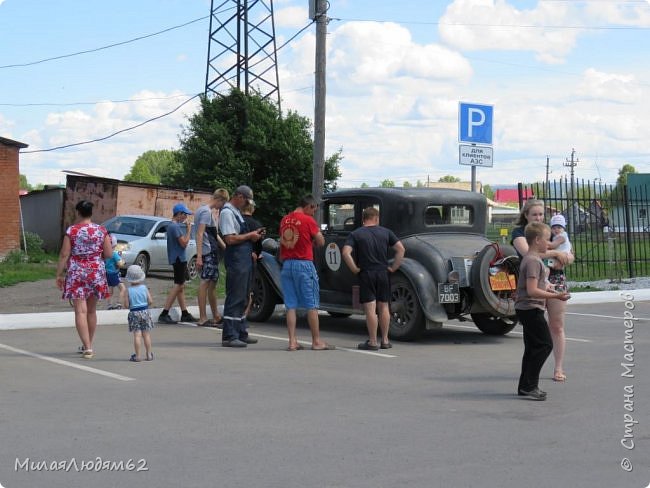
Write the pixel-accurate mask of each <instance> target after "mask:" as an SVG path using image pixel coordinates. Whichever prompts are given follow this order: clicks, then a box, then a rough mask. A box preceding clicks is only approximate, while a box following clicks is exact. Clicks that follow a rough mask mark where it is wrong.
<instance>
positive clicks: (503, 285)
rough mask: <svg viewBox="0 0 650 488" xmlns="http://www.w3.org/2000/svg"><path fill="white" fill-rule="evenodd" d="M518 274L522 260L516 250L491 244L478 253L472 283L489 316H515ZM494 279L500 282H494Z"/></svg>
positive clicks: (480, 302)
mask: <svg viewBox="0 0 650 488" xmlns="http://www.w3.org/2000/svg"><path fill="white" fill-rule="evenodd" d="M504 258H507V259H504ZM518 274H519V258H518V257H517V253H516V251H515V250H514V248H513V247H511V246H505V245H504V246H501V245H498V244H490V245H487V246H485V247H484V248H483V249H481V251H480V252H479V253H478V255H477V256H476V258H475V259H474V261H473V263H472V268H471V271H470V283H471V285H472V289H473V291H474V297H475V298H476V301H477V302H478V303H479V304H480V305H481V308H482V309H483V310H485V311H486V312H488V315H494V316H497V317H508V318H511V317H514V316H515V300H514V292H515V289H516V286H517V283H516V281H517V278H518V276H517V275H518ZM491 277H493V279H495V278H501V279H500V280H495V281H494V283H493V282H492V281H491V280H490V278H491ZM510 278H512V280H513V283H510V281H509V280H510Z"/></svg>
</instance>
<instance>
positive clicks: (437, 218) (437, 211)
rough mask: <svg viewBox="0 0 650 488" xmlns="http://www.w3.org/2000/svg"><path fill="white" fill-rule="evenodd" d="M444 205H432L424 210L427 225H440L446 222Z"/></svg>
mask: <svg viewBox="0 0 650 488" xmlns="http://www.w3.org/2000/svg"><path fill="white" fill-rule="evenodd" d="M442 212H443V208H442V205H430V206H428V207H427V208H426V210H425V211H424V224H425V225H440V224H444V223H445V221H444V220H442Z"/></svg>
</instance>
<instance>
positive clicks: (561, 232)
mask: <svg viewBox="0 0 650 488" xmlns="http://www.w3.org/2000/svg"><path fill="white" fill-rule="evenodd" d="M551 234H552V235H551V244H550V245H549V246H548V248H549V249H557V250H558V251H561V252H567V253H569V252H571V241H570V240H569V235H568V234H567V233H566V220H564V215H562V214H557V215H553V217H551Z"/></svg>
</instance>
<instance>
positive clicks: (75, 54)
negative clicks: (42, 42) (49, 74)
mask: <svg viewBox="0 0 650 488" xmlns="http://www.w3.org/2000/svg"><path fill="white" fill-rule="evenodd" d="M208 17H210V16H209V15H205V16H203V17H199V18H198V19H194V20H190V21H189V22H185V23H184V24H179V25H175V26H173V27H169V28H167V29H163V30H161V31H158V32H154V33H152V34H146V35H143V36H138V37H134V38H133V39H129V40H127V41H121V42H116V43H113V44H109V45H107V46H102V47H97V48H94V49H86V50H84V51H77V52H74V53H70V54H62V55H61V56H54V57H51V58H45V59H40V60H38V61H30V62H28V63H17V64H6V65H4V66H0V69H7V68H20V67H25V66H33V65H35V64H41V63H46V62H48V61H55V60H57V59H64V58H71V57H73V56H79V55H81V54H88V53H94V52H97V51H102V50H105V49H110V48H112V47H117V46H123V45H124V44H130V43H132V42H136V41H141V40H143V39H147V38H149V37H154V36H158V35H160V34H164V33H166V32H170V31H173V30H175V29H180V28H182V27H186V26H188V25H190V24H194V23H196V22H199V21H201V20H205V19H207V18H208Z"/></svg>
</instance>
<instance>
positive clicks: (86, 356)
mask: <svg viewBox="0 0 650 488" xmlns="http://www.w3.org/2000/svg"><path fill="white" fill-rule="evenodd" d="M94 356H95V353H94V352H93V350H92V349H86V350H84V352H82V353H81V357H82V358H84V359H92V358H93V357H94Z"/></svg>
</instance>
